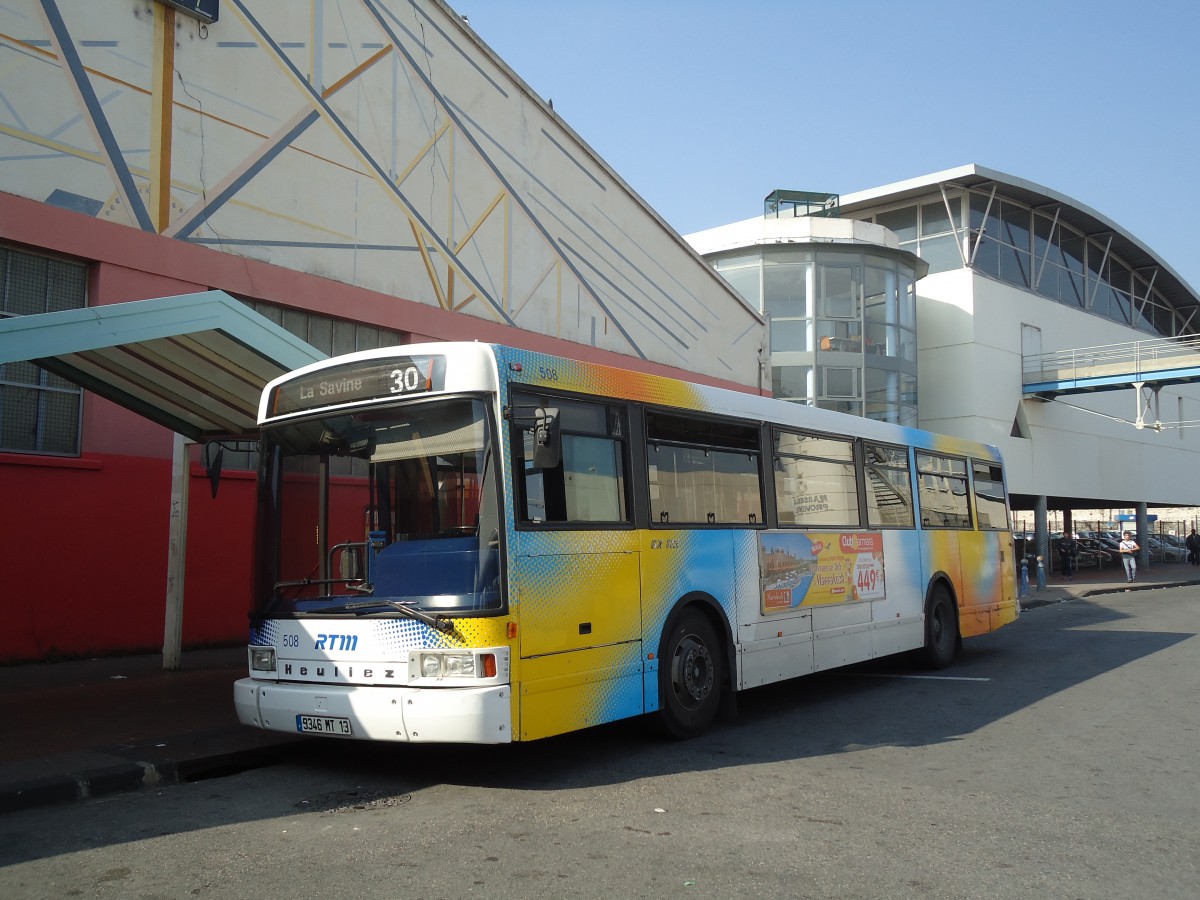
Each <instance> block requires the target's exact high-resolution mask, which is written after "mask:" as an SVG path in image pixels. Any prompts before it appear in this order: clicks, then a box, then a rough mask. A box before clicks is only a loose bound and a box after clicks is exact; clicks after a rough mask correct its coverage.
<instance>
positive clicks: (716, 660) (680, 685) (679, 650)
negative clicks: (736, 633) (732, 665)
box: [658, 609, 724, 740]
mask: <svg viewBox="0 0 1200 900" xmlns="http://www.w3.org/2000/svg"><path fill="white" fill-rule="evenodd" d="M722 663H723V657H722V653H721V644H720V641H719V640H718V638H717V633H716V630H715V629H714V628H713V625H712V622H710V621H709V620H708V618H707V617H706V616H705V615H704V614H703V613H701V612H699V611H698V610H695V609H688V610H685V611H684V612H683V614H682V615H680V616H679V617H678V618H675V619H673V621H672V623H671V626H670V628H669V630H668V631H667V632H666V633H664V635H663V642H662V652H661V653H660V654H659V658H658V690H659V700H660V704H659V712H658V720H659V724H660V726H661V728H662V730H663V731H664V732H665V733H666V734H667V735H668V736H670V737H673V738H675V739H676V740H687V739H688V738H693V737H696V736H697V735H700V734H703V733H704V732H705V731H706V730H707V729H708V727H709V726H710V725H711V724H712V721H713V719H714V718H716V715H717V708H718V707H719V706H720V703H721V688H722V686H723V678H724V673H723V664H722Z"/></svg>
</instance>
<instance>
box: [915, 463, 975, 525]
mask: <svg viewBox="0 0 1200 900" xmlns="http://www.w3.org/2000/svg"><path fill="white" fill-rule="evenodd" d="M917 472H918V474H919V475H920V480H919V482H918V483H919V486H920V502H921V524H922V525H924V526H926V527H929V528H970V527H971V509H970V506H969V504H968V500H967V463H966V461H965V460H962V459H956V458H955V457H952V456H941V455H940V454H936V453H922V452H918V453H917Z"/></svg>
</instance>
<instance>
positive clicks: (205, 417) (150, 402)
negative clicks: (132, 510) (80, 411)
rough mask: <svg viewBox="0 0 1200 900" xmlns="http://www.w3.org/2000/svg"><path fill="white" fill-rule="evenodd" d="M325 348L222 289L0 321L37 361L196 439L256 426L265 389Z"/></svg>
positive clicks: (21, 350) (14, 354)
mask: <svg viewBox="0 0 1200 900" xmlns="http://www.w3.org/2000/svg"><path fill="white" fill-rule="evenodd" d="M325 358H326V354H325V353H323V352H321V351H320V350H318V349H317V348H316V347H313V346H312V345H311V344H308V343H306V342H305V341H303V340H301V339H300V338H298V337H296V336H295V335H293V334H292V333H291V332H289V331H286V330H285V329H283V328H282V327H280V326H279V325H276V324H275V323H274V322H271V321H270V320H269V319H266V318H264V317H263V316H260V315H259V314H258V313H256V312H254V310H252V309H250V308H249V307H248V306H246V305H245V304H243V303H239V302H238V301H237V300H235V299H234V298H233V297H231V296H229V295H228V294H226V293H225V292H224V291H204V292H202V293H198V294H184V295H182V296H179V297H161V298H159V299H156V300H134V301H129V302H126V303H114V304H111V305H108V306H92V307H86V308H84V309H72V310H66V311H63V312H53V313H42V314H40V315H30V316H14V317H12V318H7V319H0V364H3V363H6V362H21V361H26V360H29V361H32V362H35V363H37V364H38V365H39V366H41V367H43V368H45V369H47V370H49V371H50V372H53V373H54V374H56V375H60V376H62V377H63V378H66V379H68V380H70V381H72V382H74V383H76V384H78V385H80V386H82V387H84V388H87V389H88V390H89V391H92V392H93V393H95V394H99V395H100V396H102V397H105V398H107V399H109V400H112V401H113V402H114V403H117V404H120V405H121V406H124V407H126V408H128V409H131V410H133V411H135V412H137V413H140V414H141V415H143V416H145V417H146V418H147V419H150V420H152V421H154V422H157V423H158V424H160V425H164V426H166V427H167V428H170V429H171V430H172V431H174V432H176V433H177V434H181V435H183V436H185V437H187V438H190V439H191V440H194V441H204V440H210V439H214V438H248V437H253V436H254V435H256V434H257V433H258V425H257V421H258V401H259V396H260V395H261V393H262V389H263V387H264V386H265V385H266V383H267V382H268V381H270V380H271V379H272V378H275V377H276V376H278V375H281V374H283V373H284V372H287V371H290V370H292V369H295V368H298V367H300V366H303V365H307V364H309V363H312V362H316V361H318V360H321V359H325Z"/></svg>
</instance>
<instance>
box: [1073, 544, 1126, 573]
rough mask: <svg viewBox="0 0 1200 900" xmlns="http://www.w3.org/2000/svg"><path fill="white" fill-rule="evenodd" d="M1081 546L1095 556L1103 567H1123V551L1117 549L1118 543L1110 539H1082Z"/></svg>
mask: <svg viewBox="0 0 1200 900" xmlns="http://www.w3.org/2000/svg"><path fill="white" fill-rule="evenodd" d="M1079 546H1080V548H1081V549H1083V550H1086V551H1087V552H1088V553H1091V554H1094V555H1095V556H1096V557H1097V558H1098V560H1099V563H1098V564H1099V565H1100V566H1101V567H1104V566H1119V565H1121V551H1120V550H1119V549H1117V542H1116V541H1114V540H1112V539H1110V538H1097V537H1086V538H1080V539H1079Z"/></svg>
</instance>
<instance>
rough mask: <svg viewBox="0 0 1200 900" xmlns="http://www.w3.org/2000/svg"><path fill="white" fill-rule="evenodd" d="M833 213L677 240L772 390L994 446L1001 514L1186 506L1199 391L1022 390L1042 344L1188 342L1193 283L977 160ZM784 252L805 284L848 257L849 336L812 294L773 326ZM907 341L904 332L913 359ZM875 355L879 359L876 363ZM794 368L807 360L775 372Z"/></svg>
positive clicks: (1196, 454)
mask: <svg viewBox="0 0 1200 900" xmlns="http://www.w3.org/2000/svg"><path fill="white" fill-rule="evenodd" d="M777 193H780V192H777ZM768 199H769V198H768ZM831 211H832V210H826V211H823V213H822V215H823V216H828V215H829V214H830V212H831ZM836 216H837V217H836V218H824V217H813V216H804V217H794V218H777V217H776V215H775V214H774V213H773V212H768V214H767V215H766V216H765V217H764V218H761V219H757V218H756V219H751V220H747V221H744V222H738V223H733V224H731V225H727V226H722V227H720V228H715V229H711V230H708V231H704V232H700V233H697V234H694V235H691V236H689V237H688V240H689V241H690V242H691V243H692V245H693V246H694V247H695V248H696V249H697V251H698V252H700V253H701V255H703V256H704V257H705V258H706V259H708V260H709V261H710V262H711V263H712V264H713V265H714V267H715V268H716V269H717V270H718V271H721V272H722V273H723V274H725V275H726V277H729V278H730V281H731V283H732V284H733V285H734V286H735V287H736V288H737V289H738V290H739V291H740V292H741V293H742V294H743V296H745V297H746V298H747V299H748V300H749V301H750V302H751V303H752V304H757V305H758V306H759V308H760V309H762V310H763V311H764V313H765V314H767V315H768V317H769V324H770V342H771V365H772V371H773V374H774V378H773V384H774V387H775V389H776V394H777V395H778V396H783V397H786V398H789V399H794V400H796V401H797V402H805V403H810V404H814V405H820V406H825V405H837V407H838V408H843V409H845V410H846V411H850V412H861V414H864V415H867V416H871V417H873V418H882V419H886V420H890V421H896V422H901V423H904V424H917V425H919V427H922V428H926V429H929V430H931V431H938V432H944V433H947V434H953V435H958V436H961V437H964V438H970V439H972V440H979V441H985V442H988V443H991V444H995V445H997V446H998V447H1000V449H1001V451H1002V452H1003V454H1004V457H1005V459H1006V461H1007V472H1008V481H1009V490H1010V493H1011V494H1012V495H1013V504H1014V508H1015V509H1019V510H1020V509H1032V510H1035V511H1038V512H1039V513H1041V514H1042V515H1041V516H1040V520H1041V521H1042V522H1044V514H1045V511H1046V510H1047V509H1054V510H1062V511H1064V512H1065V513H1067V514H1068V517H1069V513H1070V511H1072V510H1078V509H1091V508H1097V507H1131V508H1134V509H1137V510H1138V511H1139V512H1140V513H1141V514H1142V516H1141V518H1142V519H1143V522H1142V523H1141V524H1142V527H1143V528H1144V527H1145V526H1144V519H1145V513H1146V510H1147V509H1148V508H1152V507H1155V506H1171V507H1178V506H1193V505H1200V483H1198V482H1197V480H1196V479H1194V478H1192V477H1190V476H1191V473H1192V472H1194V471H1196V469H1197V467H1198V466H1200V432H1197V431H1195V430H1193V429H1192V428H1190V427H1188V426H1189V423H1195V422H1200V387H1197V386H1195V385H1193V384H1192V383H1188V382H1186V381H1185V382H1183V383H1174V384H1163V385H1161V386H1156V385H1148V386H1147V387H1145V388H1144V389H1143V390H1142V391H1139V390H1137V389H1135V387H1134V386H1133V385H1132V383H1131V382H1132V381H1133V380H1134V377H1133V376H1132V375H1130V376H1129V377H1128V378H1126V379H1124V380H1123V382H1122V383H1120V384H1119V385H1118V386H1115V387H1113V388H1111V389H1107V390H1101V391H1094V392H1091V393H1086V394H1081V393H1075V394H1056V395H1046V394H1043V395H1041V396H1039V395H1035V394H1032V393H1030V392H1028V391H1027V389H1026V385H1027V384H1028V383H1029V382H1030V380H1031V379H1030V377H1029V375H1028V374H1027V373H1028V371H1029V369H1030V368H1031V364H1033V367H1035V368H1036V363H1037V358H1038V357H1040V356H1041V355H1043V354H1049V353H1054V352H1056V351H1071V350H1080V349H1081V348H1101V347H1102V348H1106V351H1105V352H1111V353H1112V354H1114V358H1121V357H1119V355H1116V354H1117V351H1118V350H1120V351H1122V352H1124V351H1125V350H1126V348H1127V349H1128V352H1129V353H1130V354H1131V356H1130V359H1131V360H1132V354H1133V353H1134V351H1135V350H1143V349H1144V348H1147V347H1158V346H1163V345H1165V346H1169V347H1170V348H1172V349H1174V348H1175V347H1176V345H1179V347H1180V348H1182V349H1184V350H1190V349H1191V347H1192V345H1195V344H1200V341H1197V336H1198V332H1200V330H1198V327H1197V322H1198V320H1200V317H1198V316H1197V309H1198V298H1197V294H1196V292H1195V291H1194V290H1193V289H1192V288H1191V287H1190V286H1188V285H1187V284H1186V283H1185V282H1184V281H1183V279H1182V278H1180V277H1179V275H1178V274H1177V273H1176V272H1174V270H1172V269H1171V267H1170V266H1169V265H1168V264H1167V263H1166V262H1165V261H1164V260H1162V259H1161V258H1159V257H1158V256H1156V255H1155V254H1154V253H1153V252H1152V251H1151V250H1150V249H1149V248H1147V247H1146V246H1145V245H1144V244H1142V243H1141V242H1140V241H1139V240H1138V239H1137V238H1136V237H1135V236H1133V235H1132V234H1130V233H1128V232H1127V231H1125V230H1124V229H1122V228H1121V227H1120V226H1119V225H1117V224H1116V223H1114V222H1112V221H1110V220H1108V219H1106V218H1105V217H1104V216H1102V215H1101V214H1100V213H1098V212H1095V211H1093V210H1090V209H1088V208H1087V207H1085V206H1083V205H1082V204H1080V203H1078V202H1077V201H1074V200H1072V199H1070V198H1068V197H1066V196H1064V195H1062V194H1059V193H1057V192H1055V191H1053V190H1051V189H1049V188H1045V187H1042V186H1040V185H1035V184H1033V183H1031V182H1028V181H1024V180H1022V179H1019V178H1015V177H1013V176H1010V175H1006V174H1004V173H1001V172H997V171H994V170H990V169H985V168H983V167H980V166H976V165H969V166H964V167H960V168H957V169H953V170H949V171H944V172H939V173H935V174H932V175H929V176H926V177H923V178H916V179H912V180H910V181H906V182H902V183H898V184H893V185H887V186H884V187H880V188H876V189H872V190H868V191H862V192H860V193H856V194H852V195H843V196H841V197H840V204H836ZM781 247H786V248H788V249H789V250H790V251H791V253H793V254H805V253H807V254H809V255H810V256H811V258H812V260H813V265H814V274H816V275H818V276H819V275H820V272H819V269H820V267H821V261H825V262H826V264H832V263H834V261H835V260H836V259H837V257H838V256H839V255H840V256H843V257H844V258H845V259H844V262H845V265H847V266H849V267H850V268H849V269H848V272H849V274H850V277H851V278H857V279H858V281H857V283H853V284H851V285H850V286H849V288H848V290H849V292H850V293H851V295H852V300H851V301H848V302H852V303H856V304H858V305H859V307H860V309H861V310H862V319H861V322H859V323H854V324H850V325H849V327H851V328H855V329H858V333H860V334H861V342H860V341H859V340H858V339H852V340H850V341H849V342H846V343H837V344H834V343H831V342H823V340H822V339H823V337H825V336H826V334H825V333H827V332H828V331H829V327H830V325H829V323H822V321H821V319H822V317H823V316H825V315H826V313H827V312H828V310H826V309H823V308H822V307H821V305H820V304H821V302H822V301H823V295H821V293H820V290H819V286H818V290H817V293H816V294H815V295H814V296H813V301H814V303H813V305H810V306H809V307H808V308H807V311H808V313H809V314H810V316H811V318H810V324H807V323H806V325H805V326H803V327H793V326H791V325H785V326H784V327H783V328H780V327H779V324H780V323H779V322H778V321H777V318H776V317H777V315H778V313H779V311H780V310H787V309H789V303H790V302H791V301H790V300H789V295H788V293H787V289H786V286H784V285H783V280H782V279H780V278H779V277H777V276H776V275H775V274H774V273H773V269H774V268H775V264H774V260H775V258H776V255H777V254H778V253H780V248H781ZM918 257H919V258H918ZM855 258H859V259H860V260H861V267H860V268H857V269H856V268H854V265H855V263H854V259H855ZM884 260H887V261H890V264H891V265H892V266H893V267H894V269H893V272H894V277H895V278H896V284H897V286H898V291H897V293H896V294H895V301H894V302H895V303H896V308H897V315H896V316H894V317H893V316H890V315H888V314H885V315H883V316H882V320H878V318H879V317H876V319H877V320H876V321H873V320H872V317H871V315H870V314H868V310H869V309H870V306H871V304H872V302H873V300H872V298H875V297H877V296H878V294H879V287H880V274H881V273H879V272H875V273H873V272H872V271H871V266H872V264H876V266H877V267H878V268H880V269H886V266H885V265H884ZM906 273H911V274H906ZM912 276H915V283H914V284H913V286H912V290H913V301H912V307H913V309H914V311H915V317H914V319H913V320H912V321H910V320H909V318H908V317H907V316H906V314H904V309H905V306H906V304H907V303H908V301H907V299H906V296H905V292H906V291H907V289H908V282H907V281H906V280H905V279H906V277H912ZM883 293H884V295H885V296H887V291H886V290H885V291H884V292H883ZM889 319H894V321H889ZM842 321H843V322H844V323H853V317H852V316H851V318H848V319H844V320H842ZM823 332H825V333H823ZM850 336H851V337H852V338H853V337H854V336H853V334H851V335H850ZM880 338H882V339H883V342H884V347H885V349H884V350H883V351H882V354H881V352H880V350H879V341H880ZM889 340H890V341H894V342H895V343H894V348H895V349H894V350H893V349H892V346H893V344H892V343H890V342H889ZM906 340H913V341H915V353H913V354H912V355H911V356H912V358H910V354H909V352H908V351H907V350H906V349H904V345H905V341H906ZM843 348H844V349H843ZM1197 349H1200V348H1197ZM893 353H894V354H895V355H894V356H893V355H892V354H893ZM1198 359H1200V358H1198ZM881 360H893V362H890V363H888V364H887V365H886V366H885V367H884V372H881V371H880V361H881ZM796 365H799V366H805V365H807V366H810V367H811V370H806V371H804V372H803V374H802V377H790V375H789V372H790V368H791V367H793V366H796ZM830 365H833V366H835V367H837V368H844V367H846V366H854V365H857V366H859V367H860V370H859V372H858V373H857V374H856V375H854V376H853V377H854V379H857V381H856V382H854V383H853V384H850V385H849V387H850V388H853V389H854V390H853V391H851V390H847V391H846V392H845V393H847V394H852V396H848V397H844V398H835V397H832V396H830V394H829V392H828V384H829V374H828V372H827V371H825V370H826V369H827V368H828V367H829V366H830ZM1130 371H1131V372H1132V363H1131V364H1130ZM885 372H886V374H885ZM1023 373H1026V374H1023ZM888 376H891V378H890V380H889V377H888ZM835 377H836V378H840V379H842V382H843V383H844V382H846V376H845V375H843V374H838V375H836V376H835ZM1118 381H1122V380H1121V379H1118ZM914 406H915V416H913V415H912V408H913V407H914ZM1139 419H1140V421H1139ZM1143 426H1144V427H1143ZM1043 530H1044V529H1043Z"/></svg>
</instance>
